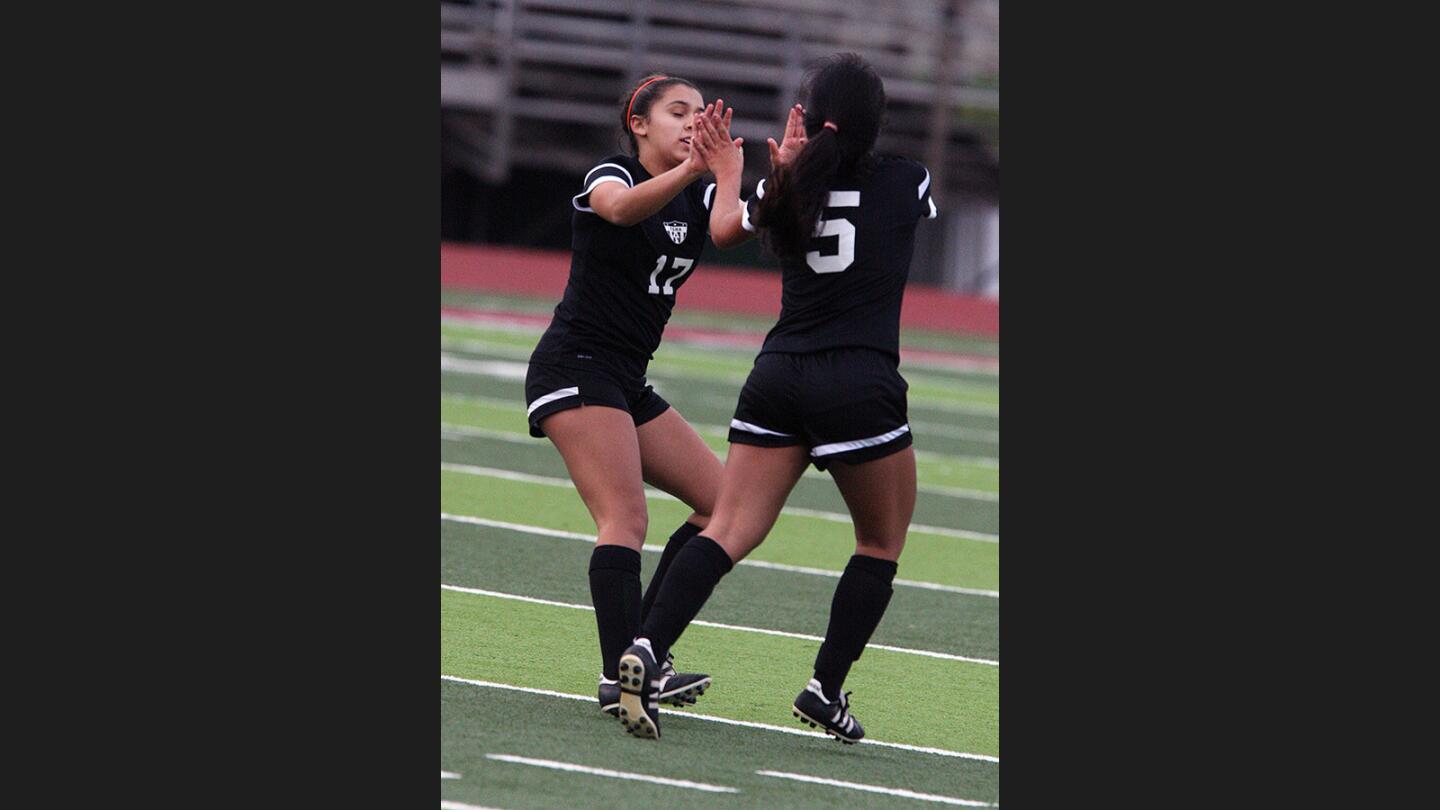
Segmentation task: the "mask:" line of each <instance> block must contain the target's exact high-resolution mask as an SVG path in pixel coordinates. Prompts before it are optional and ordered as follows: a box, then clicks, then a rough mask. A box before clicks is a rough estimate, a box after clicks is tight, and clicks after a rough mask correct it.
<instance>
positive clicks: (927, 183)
mask: <svg viewBox="0 0 1440 810" xmlns="http://www.w3.org/2000/svg"><path fill="white" fill-rule="evenodd" d="M929 187H930V170H929V169H926V170H925V179H924V180H923V181H922V182H921V183H920V191H919V192H918V193H916V195H915V199H917V200H918V199H920V198H921V197H924V196H925V189H927V188H929Z"/></svg>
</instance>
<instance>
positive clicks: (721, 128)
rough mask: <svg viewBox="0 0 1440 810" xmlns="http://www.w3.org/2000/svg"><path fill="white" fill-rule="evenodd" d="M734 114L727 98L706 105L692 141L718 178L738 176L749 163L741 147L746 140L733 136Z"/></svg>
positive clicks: (697, 121) (697, 122)
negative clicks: (728, 105)
mask: <svg viewBox="0 0 1440 810" xmlns="http://www.w3.org/2000/svg"><path fill="white" fill-rule="evenodd" d="M734 113H735V111H734V109H726V107H725V101H724V100H723V99H719V100H716V102H715V104H714V105H712V106H710V107H706V108H705V112H704V113H702V114H701V115H700V116H699V118H697V119H696V122H695V137H693V138H692V139H691V141H690V143H691V145H692V147H696V148H697V149H698V151H700V152H701V153H702V155H703V157H704V160H705V163H706V165H708V166H709V167H710V171H712V172H714V173H715V176H716V178H719V177H721V176H722V175H726V176H733V177H736V178H738V177H739V176H740V172H741V170H742V169H744V166H745V157H744V153H743V152H742V151H741V149H740V146H741V145H742V144H744V143H745V139H744V138H735V139H733V140H732V139H731V138H730V120H731V118H732V117H733V116H734Z"/></svg>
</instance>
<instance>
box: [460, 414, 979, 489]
mask: <svg viewBox="0 0 1440 810" xmlns="http://www.w3.org/2000/svg"><path fill="white" fill-rule="evenodd" d="M440 438H442V439H446V440H449V441H454V442H463V441H465V440H466V439H468V438H477V439H494V440H496V441H502V442H510V443H511V444H528V445H530V446H531V447H538V446H540V444H539V443H540V442H541V440H540V439H536V438H533V437H531V436H530V434H528V433H512V432H510V431H508V430H491V429H489V428H480V427H471V426H470V425H451V424H447V423H445V422H441V423H440ZM917 455H918V454H917ZM802 475H803V477H805V478H808V479H812V480H823V481H828V480H830V475H829V474H828V473H822V472H820V471H819V470H813V469H810V468H809V467H806V468H805V472H804V473H802ZM915 488H916V489H918V490H920V491H921V492H929V493H931V494H933V495H944V496H946V497H950V498H962V499H964V500H967V501H987V502H990V503H998V502H999V501H1000V494H999V493H998V492H985V491H984V490H979V489H964V488H961V487H947V486H942V485H940V484H924V483H917V484H916V485H915Z"/></svg>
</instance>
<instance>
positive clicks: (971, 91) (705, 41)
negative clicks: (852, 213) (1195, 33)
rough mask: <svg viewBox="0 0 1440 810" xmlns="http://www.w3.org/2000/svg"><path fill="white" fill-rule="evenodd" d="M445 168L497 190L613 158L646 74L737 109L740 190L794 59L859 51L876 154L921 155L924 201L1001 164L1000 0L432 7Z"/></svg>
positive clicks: (966, 187) (761, 150) (781, 112)
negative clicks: (741, 146)
mask: <svg viewBox="0 0 1440 810" xmlns="http://www.w3.org/2000/svg"><path fill="white" fill-rule="evenodd" d="M440 19H441V31H440V56H441V64H440V96H441V121H442V139H443V143H444V145H445V149H444V153H445V156H446V160H447V161H450V162H451V163H453V164H456V165H460V166H463V167H464V168H465V169H466V170H467V171H468V172H470V173H471V174H473V175H474V176H475V177H477V178H481V179H483V180H485V181H487V182H490V183H495V184H501V183H504V182H505V181H506V179H507V178H508V177H509V174H510V172H511V171H512V169H513V168H515V167H534V168H547V169H559V170H562V171H567V172H571V173H576V174H581V173H583V172H584V171H585V170H586V169H588V168H589V167H590V166H591V165H593V163H594V161H595V158H596V157H597V156H600V155H604V154H606V153H609V152H614V151H618V143H619V141H618V137H619V133H620V129H619V128H620V110H619V104H620V98H621V95H622V94H623V93H624V92H625V91H626V90H627V89H628V88H630V87H632V86H633V85H634V83H635V82H636V81H637V80H638V79H639V78H640V77H641V76H644V75H645V74H647V73H650V72H652V71H662V72H666V73H673V74H675V75H679V76H684V77H685V78H687V79H690V80H691V81H693V82H695V83H696V84H697V85H698V86H699V87H700V89H701V92H702V94H703V96H704V97H705V99H706V100H707V101H708V100H712V99H715V98H724V99H725V101H726V103H727V105H729V106H731V107H733V108H734V109H735V116H736V117H735V120H734V122H733V124H732V127H731V129H732V133H733V134H734V135H737V136H741V137H744V138H745V142H746V146H745V149H746V155H745V162H746V182H747V183H750V182H754V180H755V179H758V178H759V177H760V176H761V173H762V172H763V171H765V170H766V169H767V168H768V165H769V159H768V153H767V151H766V146H765V139H766V138H767V137H774V138H776V139H777V140H778V139H779V136H780V134H781V131H782V129H783V124H784V120H785V114H786V111H787V110H788V108H789V106H790V105H791V104H793V103H794V102H795V100H796V97H797V94H798V90H799V87H800V84H801V81H802V78H803V76H804V72H805V67H806V65H807V63H809V62H811V61H813V60H815V59H817V58H820V57H824V56H829V55H831V54H833V53H836V52H838V51H854V52H856V53H859V54H861V55H862V56H864V57H865V58H866V59H867V60H868V61H869V62H870V63H871V64H872V65H874V66H875V68H876V70H877V71H878V72H879V73H880V75H881V76H882V77H883V78H884V80H885V89H886V93H887V95H888V97H889V107H888V120H887V125H886V127H885V130H884V132H883V133H882V136H881V141H880V142H879V143H878V144H877V148H878V149H880V150H883V151H890V152H898V153H900V154H905V155H909V156H911V157H914V158H917V159H920V160H923V161H924V162H925V163H926V165H927V166H928V167H930V170H931V175H932V182H933V183H934V185H935V188H936V189H937V190H939V189H947V190H950V191H953V192H956V193H959V194H965V195H970V196H975V197H977V198H984V199H989V200H991V202H990V203H989V204H991V205H992V206H993V205H994V200H995V199H998V187H996V188H988V187H986V186H987V185H993V184H988V183H986V182H983V181H982V182H979V183H978V184H977V183H976V182H973V179H974V178H975V177H976V176H977V173H976V172H974V171H973V163H974V162H975V160H976V154H977V152H976V147H975V143H976V140H977V138H976V136H977V135H978V136H979V140H981V141H984V142H985V143H987V144H988V146H987V148H986V155H985V157H984V160H985V162H988V164H989V165H990V166H992V167H993V165H994V163H995V162H996V161H997V160H998V120H999V103H1000V94H999V89H998V88H999V55H998V54H999V0H868V1H867V0H854V1H844V0H725V1H724V2H719V1H717V0H442V2H441V4H440Z"/></svg>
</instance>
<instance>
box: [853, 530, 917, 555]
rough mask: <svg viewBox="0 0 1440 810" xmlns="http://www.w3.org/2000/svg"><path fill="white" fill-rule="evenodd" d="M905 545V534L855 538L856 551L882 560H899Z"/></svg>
mask: <svg viewBox="0 0 1440 810" xmlns="http://www.w3.org/2000/svg"><path fill="white" fill-rule="evenodd" d="M904 547H905V535H904V534H899V535H865V536H863V537H859V536H857V537H856V538H855V553H856V554H863V555H865V556H866V557H878V558H880V559H882V560H897V559H899V558H900V551H901V550H902V549H904Z"/></svg>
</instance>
